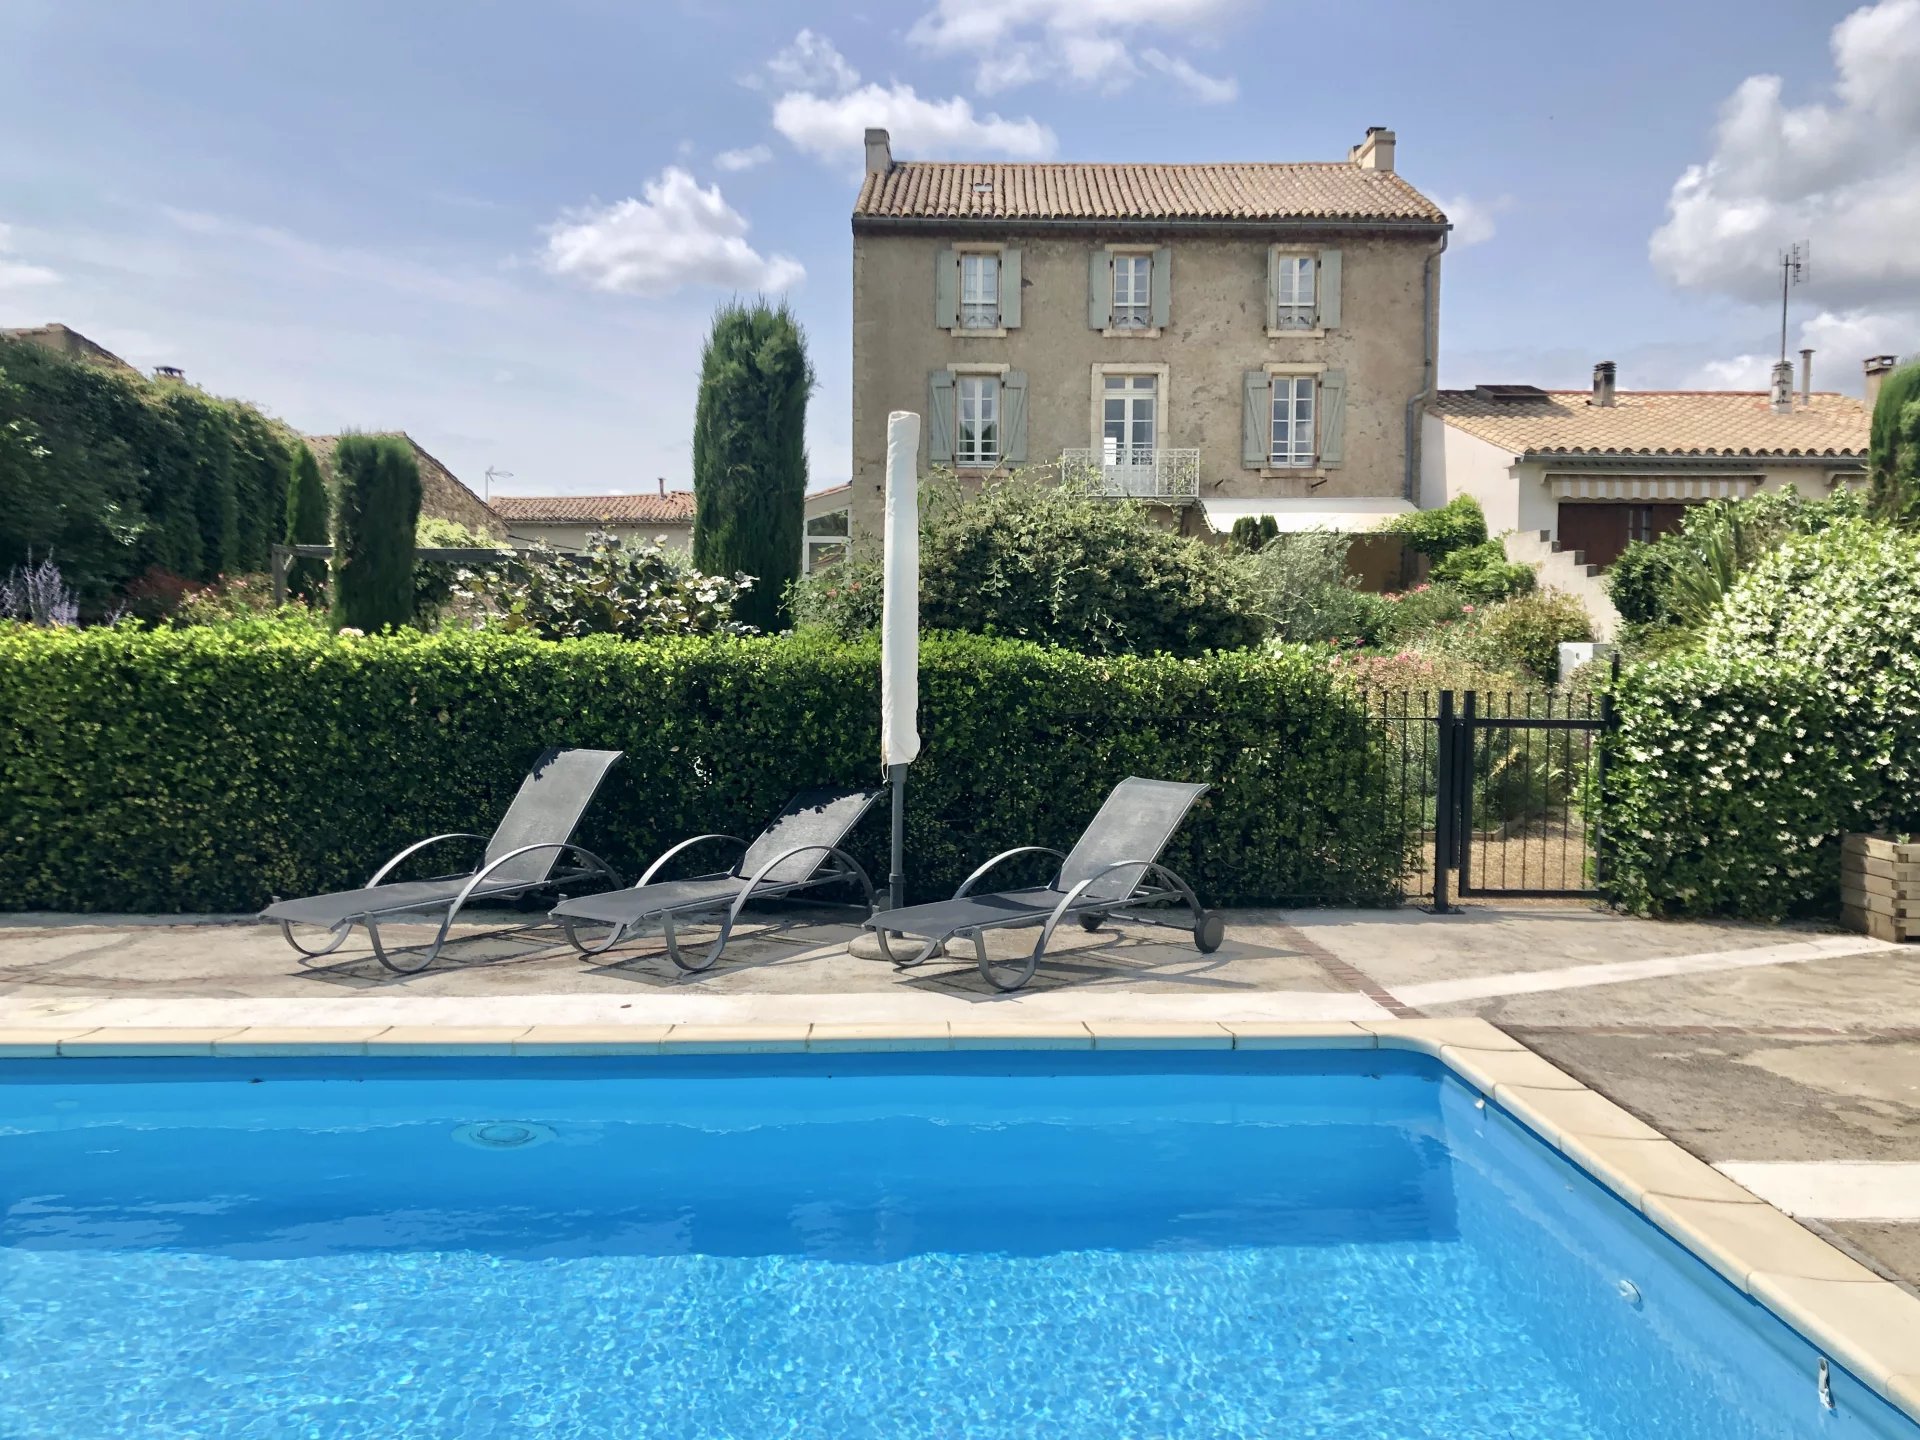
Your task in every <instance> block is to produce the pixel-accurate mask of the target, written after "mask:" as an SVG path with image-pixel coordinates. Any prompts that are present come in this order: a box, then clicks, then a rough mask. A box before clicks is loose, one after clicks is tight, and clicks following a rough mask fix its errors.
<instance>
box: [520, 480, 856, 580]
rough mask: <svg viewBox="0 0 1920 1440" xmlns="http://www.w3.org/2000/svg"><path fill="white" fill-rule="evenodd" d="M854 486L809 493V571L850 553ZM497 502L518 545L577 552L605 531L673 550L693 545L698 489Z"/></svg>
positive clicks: (805, 551) (805, 553)
mask: <svg viewBox="0 0 1920 1440" xmlns="http://www.w3.org/2000/svg"><path fill="white" fill-rule="evenodd" d="M849 489H850V487H849V486H846V485H835V486H832V487H830V488H829V489H825V490H814V491H811V492H809V493H808V495H807V508H806V536H805V539H804V540H803V541H802V552H801V568H802V571H803V572H804V571H808V570H812V569H814V568H815V567H816V566H818V565H823V564H831V563H833V561H835V560H837V559H839V558H840V557H841V556H842V555H843V554H844V553H845V551H846V546H847V539H846V537H847V532H848V518H847V496H848V492H849ZM491 503H492V507H493V510H494V513H495V514H497V515H498V516H499V517H500V519H501V520H502V522H503V523H504V524H505V526H506V533H507V538H508V539H510V540H513V541H515V542H516V543H529V544H530V543H532V542H534V541H543V542H545V543H546V544H548V545H552V546H554V547H555V548H557V549H562V550H577V549H579V548H581V547H582V546H584V545H585V544H586V543H587V536H589V535H591V534H593V533H594V532H595V531H604V532H606V533H607V534H610V535H615V536H618V537H619V538H620V539H622V540H631V541H635V542H645V541H650V540H658V541H660V542H661V543H662V544H664V545H665V546H666V547H667V548H668V549H670V550H683V551H691V550H692V549H693V492H692V491H691V490H669V489H667V482H666V481H664V480H662V481H661V482H660V486H659V490H658V493H654V494H648V493H642V494H633V495H496V496H494V497H493V500H492V502H491Z"/></svg>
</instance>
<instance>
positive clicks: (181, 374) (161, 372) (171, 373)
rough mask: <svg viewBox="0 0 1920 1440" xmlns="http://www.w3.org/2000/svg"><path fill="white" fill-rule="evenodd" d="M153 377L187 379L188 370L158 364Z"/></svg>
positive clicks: (157, 378)
mask: <svg viewBox="0 0 1920 1440" xmlns="http://www.w3.org/2000/svg"><path fill="white" fill-rule="evenodd" d="M61 328H62V329H65V328H66V327H65V326H62V327H61ZM153 378H154V379H156V380H185V379H186V378H187V372H186V371H184V370H182V369H181V368H180V367H179V366H178V365H156V366H154V367H153Z"/></svg>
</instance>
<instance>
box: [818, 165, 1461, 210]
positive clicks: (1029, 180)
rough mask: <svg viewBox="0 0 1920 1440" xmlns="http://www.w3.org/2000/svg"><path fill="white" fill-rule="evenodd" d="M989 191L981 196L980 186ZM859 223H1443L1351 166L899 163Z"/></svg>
mask: <svg viewBox="0 0 1920 1440" xmlns="http://www.w3.org/2000/svg"><path fill="white" fill-rule="evenodd" d="M980 186H985V187H987V188H985V189H984V190H982V189H979V188H977V187H980ZM853 214H854V218H855V219H863V218H885V219H914V220H1181V221H1195V220H1213V221H1223V222H1230V221H1236V220H1252V221H1260V220H1361V221H1370V220H1389V221H1405V222H1414V223H1420V224H1428V225H1439V224H1444V223H1445V222H1446V218H1447V217H1446V216H1445V215H1444V214H1442V213H1441V211H1440V207H1439V206H1438V205H1435V204H1434V203H1433V202H1432V201H1431V200H1429V199H1427V197H1426V196H1424V195H1422V194H1421V193H1420V192H1419V191H1418V190H1416V189H1414V188H1413V186H1411V185H1409V184H1408V183H1407V182H1406V181H1405V180H1403V179H1401V178H1400V176H1398V175H1396V174H1392V173H1391V172H1388V171H1384V170H1367V169H1363V168H1362V167H1360V166H1358V165H1353V164H1349V163H1347V162H1345V161H1332V162H1326V163H1298V164H1252V163H1249V164H1219V165H1011V164H1010V165H991V164H974V163H970V162H960V161H939V162H908V163H904V164H896V165H895V166H894V167H893V168H892V169H891V170H888V171H887V172H886V173H884V174H877V175H869V176H867V177H866V180H865V182H864V183H863V184H862V185H861V187H860V198H859V199H858V200H857V201H856V202H855V203H854V207H853Z"/></svg>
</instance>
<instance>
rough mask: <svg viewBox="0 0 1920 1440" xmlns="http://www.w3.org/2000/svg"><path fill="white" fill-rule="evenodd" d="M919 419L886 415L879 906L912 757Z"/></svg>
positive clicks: (901, 893)
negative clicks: (886, 798)
mask: <svg viewBox="0 0 1920 1440" xmlns="http://www.w3.org/2000/svg"><path fill="white" fill-rule="evenodd" d="M919 456H920V417H919V416H918V415H915V414H913V413H912V412H911V411H907V410H896V411H894V412H893V413H892V414H891V415H889V416H887V511H886V523H885V533H884V543H885V553H884V565H885V578H884V580H883V583H882V586H881V625H880V764H881V765H882V767H884V769H885V771H886V775H887V779H888V780H889V781H891V782H892V785H893V862H892V866H891V873H890V874H889V875H888V877H887V905H888V908H890V909H894V910H897V909H899V908H900V906H901V905H902V904H903V903H905V899H906V896H905V890H906V880H905V877H904V874H903V867H904V860H905V854H906V796H907V766H909V765H911V764H912V763H913V761H914V758H915V757H916V756H918V755H919V753H920V729H919V715H920V477H919V474H918V465H919Z"/></svg>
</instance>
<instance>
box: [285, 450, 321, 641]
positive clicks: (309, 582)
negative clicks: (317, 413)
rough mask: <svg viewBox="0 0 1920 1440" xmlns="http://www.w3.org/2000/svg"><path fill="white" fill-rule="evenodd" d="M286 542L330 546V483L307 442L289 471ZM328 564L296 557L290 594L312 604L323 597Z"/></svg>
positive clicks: (289, 572) (296, 453)
mask: <svg viewBox="0 0 1920 1440" xmlns="http://www.w3.org/2000/svg"><path fill="white" fill-rule="evenodd" d="M284 538H285V540H286V543H287V544H289V545H324V544H326V543H327V482H326V481H324V480H322V479H321V478H320V465H319V462H317V461H316V460H315V459H314V458H313V451H311V450H309V449H308V448H307V447H306V444H305V443H304V442H298V443H296V444H295V445H294V447H293V463H292V464H291V465H290V466H289V467H288V469H287V516H286V534H285V537H284ZM326 580H327V562H326V561H324V560H310V559H303V558H299V557H296V558H295V559H294V562H293V563H292V564H291V565H289V566H288V567H287V593H288V594H289V595H293V596H297V597H298V598H299V599H301V600H304V601H306V602H307V603H308V604H309V605H312V604H314V603H315V602H317V601H318V600H319V598H320V592H321V590H322V589H323V588H324V586H325V585H326Z"/></svg>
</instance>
